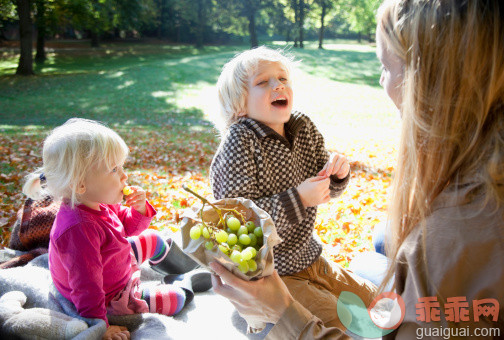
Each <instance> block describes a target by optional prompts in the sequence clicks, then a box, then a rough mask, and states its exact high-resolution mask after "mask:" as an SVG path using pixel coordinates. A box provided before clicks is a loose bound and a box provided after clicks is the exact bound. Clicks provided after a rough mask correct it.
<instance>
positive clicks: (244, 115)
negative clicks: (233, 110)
mask: <svg viewBox="0 0 504 340" xmlns="http://www.w3.org/2000/svg"><path fill="white" fill-rule="evenodd" d="M236 116H237V117H247V113H246V112H238V114H237V115H236Z"/></svg>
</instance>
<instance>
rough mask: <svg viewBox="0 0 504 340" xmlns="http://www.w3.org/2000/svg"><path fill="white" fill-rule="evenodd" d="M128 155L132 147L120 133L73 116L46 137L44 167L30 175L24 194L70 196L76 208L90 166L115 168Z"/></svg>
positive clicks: (57, 198)
mask: <svg viewBox="0 0 504 340" xmlns="http://www.w3.org/2000/svg"><path fill="white" fill-rule="evenodd" d="M127 155H128V147H127V146H126V143H125V142H124V140H123V139H122V138H121V137H120V136H119V135H118V134H117V133H115V132H114V131H112V130H111V129H109V128H108V127H106V126H104V125H102V124H100V123H98V122H95V121H92V120H86V119H80V118H72V119H70V120H68V121H67V122H66V123H65V124H63V125H61V126H59V127H57V128H55V129H54V130H53V131H52V132H51V134H50V135H49V136H48V137H47V138H46V139H45V141H44V149H43V166H42V167H41V168H39V169H37V170H36V171H35V172H34V173H32V174H29V175H28V176H27V178H26V183H25V185H24V187H23V193H24V194H25V195H27V196H28V197H31V198H34V199H38V198H40V197H41V196H43V195H51V196H53V197H54V199H55V200H60V199H69V200H70V204H71V207H72V208H73V207H74V206H75V204H76V203H78V202H79V201H78V195H77V189H78V187H79V186H80V185H81V184H82V183H83V181H84V178H85V176H86V174H87V173H88V171H89V170H90V168H92V167H93V166H94V165H96V164H105V165H106V166H107V167H108V168H109V169H112V168H113V167H114V166H115V165H117V164H121V163H122V162H123V161H124V160H125V159H126V157H127ZM42 174H43V176H44V177H45V181H46V183H45V184H43V183H41V179H40V177H41V175H42Z"/></svg>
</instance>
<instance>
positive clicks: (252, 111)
mask: <svg viewBox="0 0 504 340" xmlns="http://www.w3.org/2000/svg"><path fill="white" fill-rule="evenodd" d="M248 89H249V90H248V96H247V113H246V114H244V115H246V116H247V117H249V118H252V119H255V120H257V121H260V122H261V123H263V124H265V125H267V126H269V127H270V128H272V129H273V130H275V131H276V132H278V133H280V134H283V125H284V124H285V123H287V122H288V121H289V119H290V115H291V111H292V101H293V93H292V88H291V86H290V79H289V74H288V73H287V71H286V70H285V68H284V67H282V64H280V63H278V62H261V63H260V64H259V67H258V69H257V71H256V72H255V73H254V74H253V75H252V76H251V77H250V78H249V82H248Z"/></svg>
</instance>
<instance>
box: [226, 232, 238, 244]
mask: <svg viewBox="0 0 504 340" xmlns="http://www.w3.org/2000/svg"><path fill="white" fill-rule="evenodd" d="M237 243H238V237H237V236H236V234H229V236H228V239H227V244H229V246H230V247H232V246H234V245H235V244H237Z"/></svg>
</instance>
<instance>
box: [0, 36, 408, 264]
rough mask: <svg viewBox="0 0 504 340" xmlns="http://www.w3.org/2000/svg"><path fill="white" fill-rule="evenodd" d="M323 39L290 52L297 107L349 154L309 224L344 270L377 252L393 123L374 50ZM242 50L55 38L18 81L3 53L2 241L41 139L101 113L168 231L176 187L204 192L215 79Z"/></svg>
mask: <svg viewBox="0 0 504 340" xmlns="http://www.w3.org/2000/svg"><path fill="white" fill-rule="evenodd" d="M272 45H273V46H276V47H279V48H285V46H284V45H283V44H282V43H272ZM49 46H51V45H49ZM325 46H326V48H325V49H324V50H318V49H316V45H315V44H314V43H313V44H312V43H308V44H307V47H306V48H305V49H304V50H299V49H293V48H292V49H288V50H289V51H290V53H292V54H293V55H294V56H295V57H296V59H298V60H301V62H300V64H299V68H298V70H297V71H296V73H295V75H294V79H295V82H294V93H295V100H294V106H295V108H296V109H299V110H302V111H303V112H306V113H308V114H309V115H310V116H311V117H312V118H313V120H314V121H315V122H316V124H317V126H318V127H319V129H320V130H321V131H322V133H323V134H324V136H325V138H326V144H327V147H328V148H329V149H331V150H335V151H338V152H341V153H344V154H345V155H347V156H348V158H349V159H350V160H351V161H352V170H353V174H352V182H351V184H350V186H349V188H348V189H347V190H346V192H345V193H344V194H343V196H342V197H341V198H339V199H336V200H333V201H332V202H331V203H329V204H325V205H323V206H321V207H320V208H319V217H318V219H317V224H316V229H317V233H318V235H319V237H320V238H321V239H322V241H323V243H324V244H325V245H326V246H325V249H324V252H325V255H327V256H329V257H331V258H332V259H333V260H334V261H336V262H338V263H340V264H342V265H347V264H348V261H349V260H350V259H351V257H352V256H353V255H352V254H354V253H355V252H358V251H364V250H368V249H371V248H372V245H371V242H370V233H371V231H372V229H373V226H374V225H375V224H376V223H378V222H379V221H383V220H384V218H385V213H386V206H387V204H386V199H387V197H386V195H387V190H388V188H389V185H390V181H391V174H392V171H393V166H394V164H395V157H396V156H395V153H396V151H395V150H396V149H395V145H396V144H397V139H398V128H399V119H398V115H397V113H396V110H395V108H394V107H393V105H392V104H391V103H390V102H389V100H388V99H387V98H386V95H385V93H384V92H383V90H382V89H381V88H380V87H379V84H378V81H379V76H380V71H379V63H378V61H377V59H376V57H375V52H374V47H373V46H369V45H360V44H356V43H348V42H341V41H334V42H330V41H329V42H327V44H326V45H325ZM246 48H247V47H246V46H224V47H214V46H207V47H205V48H204V49H202V50H196V49H194V48H192V47H190V46H181V45H157V44H147V43H144V44H111V45H104V46H103V47H101V48H98V49H91V48H88V47H85V46H83V44H74V45H72V44H67V45H63V46H61V44H60V46H58V48H54V49H50V53H49V59H48V61H47V62H46V63H45V64H44V65H43V66H37V67H36V69H35V70H36V72H37V74H38V75H37V76H35V77H16V76H13V75H12V74H13V73H14V72H15V68H16V63H17V55H16V53H15V51H12V50H7V49H4V50H0V56H1V59H0V192H2V193H3V195H2V201H1V202H0V227H2V228H3V236H2V237H3V240H0V242H3V243H5V238H6V237H8V230H9V226H11V224H12V222H13V219H15V211H16V210H17V209H18V208H19V206H20V204H21V203H22V199H23V198H22V195H21V194H20V191H21V184H22V177H23V176H24V175H26V173H27V172H28V171H31V170H33V169H34V168H35V167H37V166H40V165H41V159H40V154H41V146H42V145H41V142H42V141H43V139H44V137H45V136H46V135H47V133H48V131H50V129H51V128H52V127H54V126H56V125H59V124H61V123H63V122H65V121H66V120H67V119H68V118H70V117H85V118H90V119H96V120H100V121H102V122H105V123H107V124H108V125H109V126H110V127H112V128H113V129H115V130H117V131H118V132H119V134H120V135H121V136H123V137H124V138H125V140H126V142H127V144H128V145H129V146H130V149H131V157H130V159H129V160H128V162H127V164H126V167H127V168H128V170H129V176H130V179H129V182H130V183H132V184H139V185H142V186H143V187H145V188H146V189H147V190H149V192H150V200H151V201H152V202H153V203H154V205H155V206H156V207H157V209H158V211H159V215H158V216H157V218H156V220H155V221H154V226H155V227H157V228H165V227H169V228H172V229H173V230H174V231H175V230H176V229H177V221H178V216H179V214H180V213H181V210H182V209H184V208H186V207H187V206H190V205H191V204H193V203H195V202H196V201H195V199H194V198H192V197H190V196H188V195H187V194H186V193H185V192H184V191H183V190H182V189H181V185H182V183H187V184H189V186H191V187H193V188H195V189H196V190H198V191H200V192H201V193H203V194H205V195H210V188H209V182H208V177H207V175H208V172H207V170H208V167H209V165H210V161H211V159H212V155H213V153H214V151H215V149H216V148H217V146H218V142H219V140H218V137H217V134H216V131H215V130H214V129H213V126H212V123H211V120H212V119H213V118H215V115H216V114H217V110H218V107H217V98H216V96H215V83H216V81H217V77H218V76H219V73H220V69H221V67H222V65H223V64H224V63H225V62H226V61H227V60H229V59H230V58H231V57H232V56H233V55H234V54H235V53H237V52H239V51H242V50H244V49H246Z"/></svg>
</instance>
